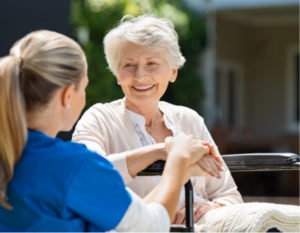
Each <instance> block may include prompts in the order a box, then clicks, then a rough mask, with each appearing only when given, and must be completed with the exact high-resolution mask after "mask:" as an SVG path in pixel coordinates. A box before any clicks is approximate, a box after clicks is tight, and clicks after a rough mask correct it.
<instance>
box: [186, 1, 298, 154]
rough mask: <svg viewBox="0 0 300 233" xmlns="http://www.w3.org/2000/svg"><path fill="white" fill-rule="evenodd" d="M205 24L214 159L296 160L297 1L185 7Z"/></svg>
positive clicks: (206, 113) (206, 104) (204, 67)
mask: <svg viewBox="0 0 300 233" xmlns="http://www.w3.org/2000/svg"><path fill="white" fill-rule="evenodd" d="M186 2H187V3H188V4H189V5H190V6H191V7H192V8H193V9H197V11H198V12H199V13H200V14H203V15H205V16H206V19H207V35H208V46H207V49H206V51H205V52H204V54H203V57H202V67H201V71H202V72H203V77H205V87H206V88H205V89H206V95H205V100H204V104H203V106H204V109H203V112H204V117H205V119H206V122H207V124H208V125H209V127H210V128H211V132H212V134H213V136H214V138H215V140H216V142H217V144H218V145H219V148H220V150H221V152H222V153H237V152H254V151H256V152H258V151H260V152H275V151H276V152H278V151H289V152H294V153H299V1H298V0H242V1H237V0H206V1H205V0H202V1H199V0H186Z"/></svg>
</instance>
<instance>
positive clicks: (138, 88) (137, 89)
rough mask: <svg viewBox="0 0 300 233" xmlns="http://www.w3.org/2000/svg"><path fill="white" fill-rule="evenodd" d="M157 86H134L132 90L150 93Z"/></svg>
mask: <svg viewBox="0 0 300 233" xmlns="http://www.w3.org/2000/svg"><path fill="white" fill-rule="evenodd" d="M154 86H155V84H151V85H143V86H132V88H133V89H134V90H136V91H141V92H142V91H148V90H150V89H152V88H153V87H154Z"/></svg>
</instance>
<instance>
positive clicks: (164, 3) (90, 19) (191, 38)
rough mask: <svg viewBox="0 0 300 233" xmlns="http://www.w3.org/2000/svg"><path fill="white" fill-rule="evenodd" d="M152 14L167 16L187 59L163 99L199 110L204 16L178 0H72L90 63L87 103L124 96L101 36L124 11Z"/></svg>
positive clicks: (75, 25)
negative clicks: (110, 66) (105, 54)
mask: <svg viewBox="0 0 300 233" xmlns="http://www.w3.org/2000/svg"><path fill="white" fill-rule="evenodd" d="M145 13H148V14H155V15H157V16H160V17H167V18H169V19H170V20H171V21H172V22H173V23H174V25H175V28H176V31H177V32H178V35H179V44H180V47H181V50H182V53H183V55H184V56H185V58H186V60H187V62H186V63H185V65H184V67H183V68H182V69H181V70H180V71H179V75H178V78H177V80H176V82H175V83H173V84H170V85H169V87H168V90H167V92H166V93H165V95H164V97H163V99H164V100H166V101H169V102H171V103H174V104H179V105H184V106H188V107H191V108H193V109H195V110H199V102H200V100H201V99H202V97H203V85H202V82H201V79H200V77H199V74H197V71H196V69H197V66H198V60H199V59H198V56H199V54H200V52H201V49H202V48H203V47H204V45H205V28H204V25H205V23H204V19H202V18H198V17H197V15H196V14H193V12H192V11H191V10H189V9H187V8H186V6H185V5H184V4H183V3H182V1H181V0H170V1H168V0H73V1H72V2H71V23H72V26H73V29H74V32H75V35H76V36H77V40H78V41H79V43H80V44H81V45H82V47H83V49H84V51H85V53H86V56H87V59H88V64H89V71H88V75H89V80H90V83H89V86H88V88H87V107H89V106H91V105H92V104H94V103H96V102H107V101H112V100H114V99H118V98H121V97H123V93H122V91H121V88H120V87H119V86H118V85H117V82H116V78H115V77H114V76H113V74H112V73H111V72H110V70H109V69H108V65H107V63H106V61H105V56H104V51H103V45H102V41H103V37H104V35H105V34H106V33H107V32H108V31H109V30H110V29H111V28H112V27H114V26H115V25H116V24H117V23H118V22H119V21H120V19H121V18H122V17H123V16H124V15H133V16H138V15H141V14H145Z"/></svg>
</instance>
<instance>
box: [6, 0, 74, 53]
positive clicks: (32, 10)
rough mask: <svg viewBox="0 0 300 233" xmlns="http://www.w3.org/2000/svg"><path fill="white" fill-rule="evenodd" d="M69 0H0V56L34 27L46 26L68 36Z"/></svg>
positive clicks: (69, 31) (69, 33)
mask: <svg viewBox="0 0 300 233" xmlns="http://www.w3.org/2000/svg"><path fill="white" fill-rule="evenodd" d="M70 2H71V0H42V1H40V0H26V1H24V0H0V28H1V30H0V44H1V46H0V56H5V55H7V54H8V53H9V49H10V48H11V47H12V45H13V43H14V42H15V41H16V40H18V39H20V38H21V37H23V36H25V35H26V34H27V33H29V32H32V31H34V30H40V29H48V30H53V31H56V32H60V33H62V34H65V35H68V36H72V28H71V25H70V24H69V17H70Z"/></svg>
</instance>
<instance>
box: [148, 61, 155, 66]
mask: <svg viewBox="0 0 300 233" xmlns="http://www.w3.org/2000/svg"><path fill="white" fill-rule="evenodd" d="M148 65H149V66H153V65H156V63H155V62H148Z"/></svg>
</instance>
